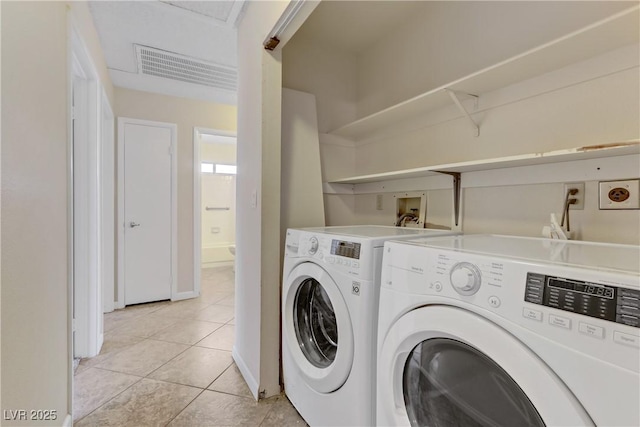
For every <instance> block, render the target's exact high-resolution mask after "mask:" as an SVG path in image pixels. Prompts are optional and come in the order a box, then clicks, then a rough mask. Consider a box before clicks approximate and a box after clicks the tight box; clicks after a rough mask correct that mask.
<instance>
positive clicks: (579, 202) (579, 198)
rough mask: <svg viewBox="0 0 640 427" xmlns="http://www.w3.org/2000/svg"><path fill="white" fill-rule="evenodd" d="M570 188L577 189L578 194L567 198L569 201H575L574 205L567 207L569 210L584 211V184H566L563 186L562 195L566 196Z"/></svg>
mask: <svg viewBox="0 0 640 427" xmlns="http://www.w3.org/2000/svg"><path fill="white" fill-rule="evenodd" d="M572 188H575V189H577V190H578V192H577V193H576V194H574V195H572V196H569V198H570V199H576V202H575V203H574V204H572V205H569V209H572V210H575V209H578V210H582V209H584V182H568V183H566V184H564V192H563V193H562V194H563V195H566V194H567V191H569V190H570V189H572Z"/></svg>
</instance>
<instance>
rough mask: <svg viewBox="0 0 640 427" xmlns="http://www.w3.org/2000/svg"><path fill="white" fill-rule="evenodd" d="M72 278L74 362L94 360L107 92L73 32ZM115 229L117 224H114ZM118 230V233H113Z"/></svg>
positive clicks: (99, 322) (98, 343)
mask: <svg viewBox="0 0 640 427" xmlns="http://www.w3.org/2000/svg"><path fill="white" fill-rule="evenodd" d="M70 51H71V55H70V64H69V65H70V67H69V70H70V74H69V82H70V84H69V87H70V97H69V99H70V100H71V103H70V106H69V107H70V115H69V117H70V120H71V121H70V124H69V128H70V132H69V133H70V162H69V163H70V165H71V169H70V171H69V181H70V186H71V188H70V190H71V191H70V192H71V194H72V195H73V196H72V200H71V202H70V206H69V208H70V215H69V216H70V220H69V221H70V225H71V233H70V234H71V235H70V236H69V239H70V242H72V244H71V249H70V255H71V256H70V259H71V260H72V261H71V262H72V263H73V265H72V266H70V271H71V272H72V277H71V279H70V294H71V301H70V302H71V306H70V313H69V317H70V319H71V322H70V327H71V334H70V335H71V336H72V340H71V347H72V355H73V358H74V359H75V358H81V357H92V356H95V355H96V354H98V353H99V352H100V348H101V347H102V342H103V307H102V288H101V286H102V282H101V270H102V268H103V265H102V262H103V259H101V249H102V248H101V237H102V236H103V233H104V232H105V231H106V230H107V229H108V227H109V224H104V223H103V222H102V221H103V218H102V215H101V212H100V196H101V193H102V187H101V185H102V181H101V176H100V174H99V170H100V162H101V160H102V155H101V152H100V149H99V147H100V144H101V143H102V142H103V141H102V137H101V136H99V127H100V123H99V121H100V120H101V119H100V106H101V104H102V103H103V102H104V103H106V104H107V105H108V101H107V100H106V99H104V100H103V99H102V88H101V86H100V84H99V82H98V76H97V73H96V71H95V67H94V66H93V63H92V62H91V59H90V56H89V54H88V53H87V50H86V47H85V46H84V43H83V42H82V40H81V38H80V36H79V35H78V33H77V31H76V29H75V28H74V27H71V28H70ZM111 226H112V227H113V225H111ZM111 230H113V228H111Z"/></svg>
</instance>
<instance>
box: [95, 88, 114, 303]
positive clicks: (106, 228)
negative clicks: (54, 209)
mask: <svg viewBox="0 0 640 427" xmlns="http://www.w3.org/2000/svg"><path fill="white" fill-rule="evenodd" d="M100 108H101V116H100V147H99V149H100V157H101V158H100V163H99V164H98V168H99V173H98V178H99V180H100V215H101V218H100V219H101V221H100V222H101V224H100V241H101V252H100V255H101V260H100V267H101V269H100V281H101V284H102V311H103V312H104V313H108V312H111V311H113V310H114V309H115V290H116V280H115V273H116V262H115V261H116V253H115V239H116V236H115V233H116V230H115V227H116V221H115V210H116V206H115V179H116V178H115V172H116V171H115V155H116V152H115V117H114V115H113V109H112V108H111V105H110V104H109V98H108V97H107V94H106V93H105V91H104V89H103V90H102V102H101V106H100Z"/></svg>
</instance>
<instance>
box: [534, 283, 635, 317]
mask: <svg viewBox="0 0 640 427" xmlns="http://www.w3.org/2000/svg"><path fill="white" fill-rule="evenodd" d="M524 300H525V301H527V302H530V303H533V304H538V305H544V306H546V307H552V308H556V309H559V310H564V311H569V312H571V313H578V314H582V315H585V316H590V317H595V318H598V319H603V320H608V321H610V322H616V323H622V324H623V325H629V326H634V327H636V328H640V290H635V289H627V288H621V287H617V286H610V285H603V284H599V283H591V282H585V281H581V280H573V279H568V278H565V277H557V276H546V275H543V274H537V273H527V283H526V289H525V295H524Z"/></svg>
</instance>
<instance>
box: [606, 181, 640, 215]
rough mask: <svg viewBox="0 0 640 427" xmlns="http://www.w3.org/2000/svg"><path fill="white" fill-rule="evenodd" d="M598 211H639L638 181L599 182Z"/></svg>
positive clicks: (639, 193)
mask: <svg viewBox="0 0 640 427" xmlns="http://www.w3.org/2000/svg"><path fill="white" fill-rule="evenodd" d="M600 209H640V179H628V180H625V181H603V182H600Z"/></svg>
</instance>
